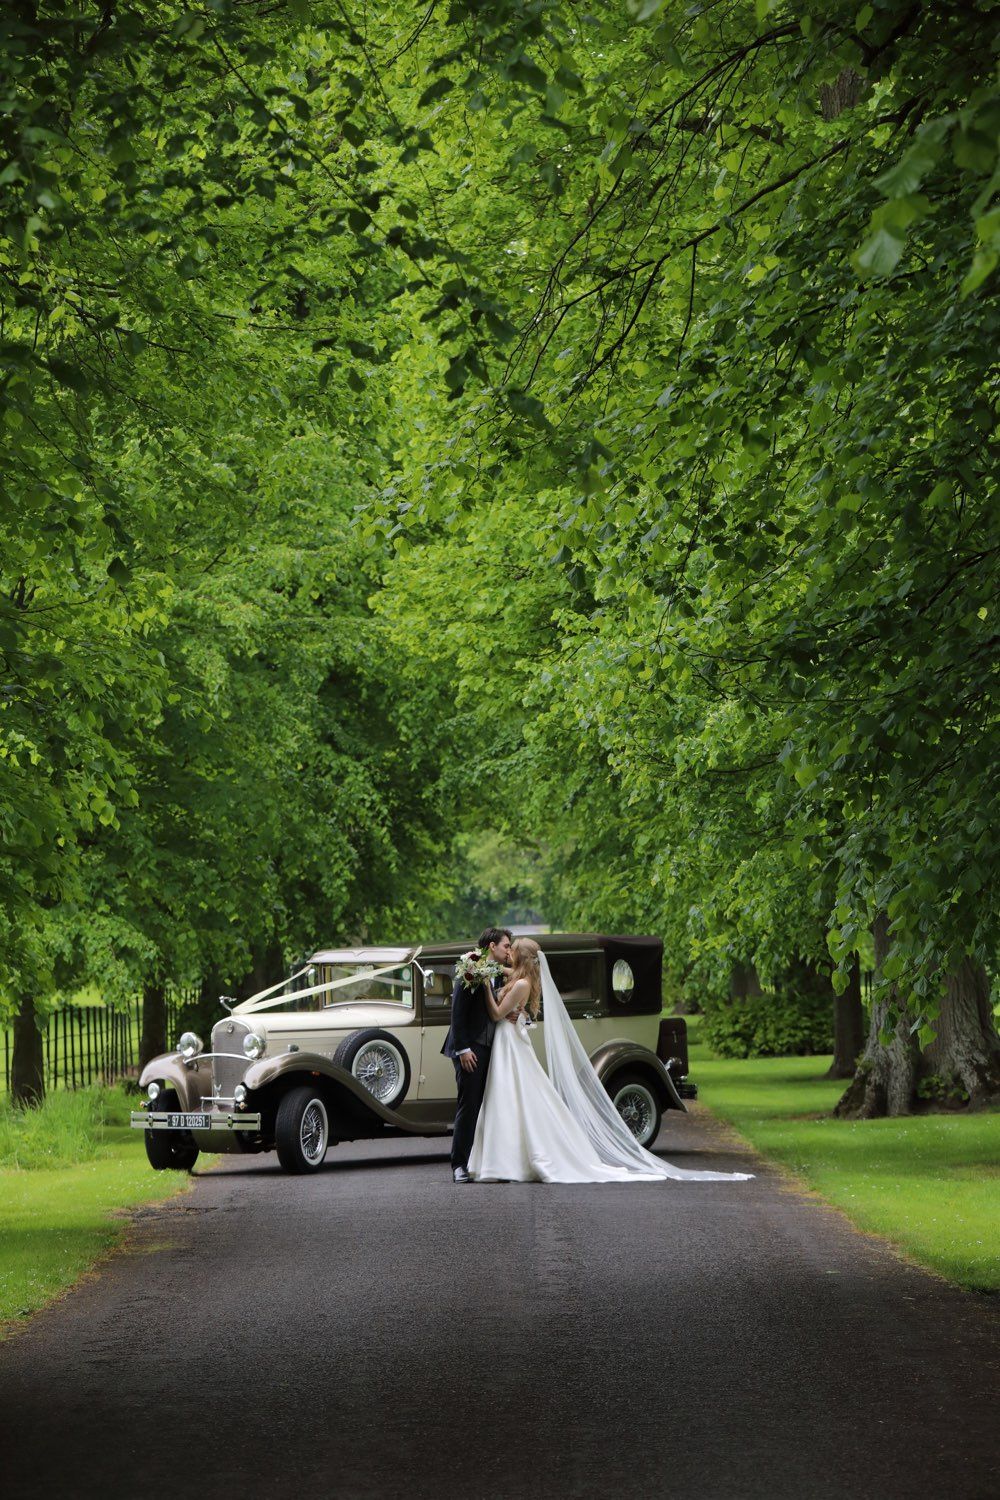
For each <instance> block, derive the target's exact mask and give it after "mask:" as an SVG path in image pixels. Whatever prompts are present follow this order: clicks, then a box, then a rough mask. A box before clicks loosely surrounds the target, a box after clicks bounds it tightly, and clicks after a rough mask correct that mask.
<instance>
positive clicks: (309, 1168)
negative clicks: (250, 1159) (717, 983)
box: [132, 933, 696, 1172]
mask: <svg viewBox="0 0 1000 1500" xmlns="http://www.w3.org/2000/svg"><path fill="white" fill-rule="evenodd" d="M537 941H538V942H539V943H540V944H541V946H542V948H543V950H544V951H545V953H546V955H547V957H548V960H549V964H550V966H551V969H552V976H553V978H554V979H555V982H556V984H557V985H558V986H559V990H560V993H561V994H562V996H563V998H564V1000H565V1002H566V1007H567V1009H568V1011H569V1013H570V1015H571V1016H572V1018H573V1022H574V1024H575V1026H576V1028H577V1031H578V1033H579V1035H580V1038H581V1040H582V1041H583V1043H584V1046H585V1047H586V1048H587V1052H588V1053H589V1055H590V1059H591V1062H592V1063H593V1065H594V1067H595V1069H596V1070H597V1073H598V1075H599V1077H600V1078H601V1080H602V1082H603V1083H604V1085H605V1087H606V1088H607V1091H608V1093H609V1094H610V1096H611V1098H612V1099H613V1100H614V1102H615V1104H616V1106H617V1108H618V1109H619V1111H620V1112H621V1115H622V1117H623V1118H624V1119H625V1120H626V1121H627V1123H628V1125H629V1127H630V1128H631V1130H632V1131H633V1133H634V1134H635V1136H636V1137H637V1139H638V1140H639V1141H640V1142H641V1143H642V1144H643V1145H646V1144H648V1143H649V1142H651V1141H653V1140H654V1139H655V1137H656V1135H657V1133H658V1132H659V1129H660V1121H661V1116H662V1112H663V1111H664V1110H665V1109H680V1110H683V1109H684V1108H685V1105H684V1102H683V1100H684V1097H688V1098H690V1097H693V1096H694V1094H695V1093H696V1090H695V1087H694V1085H692V1084H689V1083H686V1082H685V1079H686V1075H687V1041H686V1032H685V1023H684V1021H683V1020H682V1019H681V1018H678V1017H672V1018H670V1019H666V1020H661V1019H660V1012H661V1003H662V1002H661V972H662V964H663V944H662V942H660V940H659V939H658V938H649V937H610V936H606V935H604V934H599V933H558V934H548V933H547V934H539V935H538V937H537ZM467 947H468V944H462V943H442V944H436V945H434V946H431V947H423V948H403V947H398V948H391V947H385V948H377V947H371V948H337V949H330V950H324V951H321V952H317V953H314V954H313V955H312V957H311V958H310V959H309V960H308V963H307V964H306V965H305V966H304V967H303V968H302V969H301V970H299V972H298V973H297V974H295V975H293V976H292V977H291V979H289V980H287V981H283V982H282V983H281V984H278V985H275V986H273V988H272V989H270V990H264V991H262V992H261V993H260V994H258V995H255V996H253V997H252V998H251V999H249V1000H245V1001H243V1002H242V1003H241V1004H238V1005H233V1006H232V1007H231V1009H230V1011H229V1013H228V1014H227V1015H226V1016H224V1017H223V1019H222V1020H220V1021H219V1022H217V1024H216V1025H215V1026H214V1027H213V1028H212V1040H211V1049H210V1050H209V1051H205V1050H204V1049H203V1046H202V1043H201V1041H200V1039H199V1038H198V1037H197V1036H195V1035H194V1033H192V1032H186V1033H185V1034H184V1035H183V1036H182V1037H181V1039H180V1041H179V1042H178V1044H177V1049H176V1051H174V1052H169V1053H166V1054H164V1055H163V1056H161V1057H156V1058H154V1059H153V1060H152V1062H150V1063H148V1064H147V1065H146V1067H145V1068H144V1069H143V1072H142V1076H141V1078H140V1080H139V1081H140V1084H141V1086H142V1087H144V1088H145V1089H146V1091H147V1094H148V1102H147V1104H146V1106H145V1107H144V1108H143V1109H141V1110H136V1111H135V1112H134V1113H133V1114H132V1125H133V1126H134V1127H135V1128H136V1129H138V1130H143V1131H144V1132H145V1139H146V1152H147V1155H148V1157H149V1160H150V1163H151V1165H152V1166H154V1167H156V1168H157V1169H162V1168H165V1167H174V1168H185V1169H186V1168H190V1167H192V1166H193V1165H194V1162H195V1161H196V1159H197V1156H198V1153H199V1151H241V1152H258V1151H277V1153H278V1160H279V1161H280V1163H281V1165H282V1166H283V1167H284V1169H285V1170H286V1171H287V1172H314V1171H316V1170H317V1169H318V1168H319V1167H320V1165H321V1164H322V1162H323V1159H324V1157H325V1155H326V1152H327V1147H328V1146H329V1145H330V1144H331V1142H336V1141H350V1140H359V1139H365V1138H372V1137H378V1138H382V1137H388V1136H393V1135H395V1136H398V1135H404V1134H405V1135H422V1136H430V1135H447V1134H448V1133H449V1132H450V1130H451V1125H452V1119H453V1116H454V1111H455V1072H454V1067H453V1064H452V1062H451V1060H450V1059H449V1058H447V1057H445V1056H443V1055H442V1052H441V1044H442V1042H443V1041H444V1038H445V1034H446V1031H447V1027H448V1024H449V1021H450V1018H451V991H452V985H453V981H454V970H455V961H456V959H457V958H458V957H459V955H460V954H461V953H462V952H463V951H465V949H467ZM544 1023H545V1016H544V1013H543V1014H542V1016H541V1018H540V1024H539V1025H538V1026H536V1027H535V1029H534V1030H533V1031H532V1032H531V1039H532V1042H533V1044H534V1046H535V1048H536V1050H537V1051H538V1053H539V1056H540V1057H541V1059H542V1061H543V1062H544V1059H545V1042H544Z"/></svg>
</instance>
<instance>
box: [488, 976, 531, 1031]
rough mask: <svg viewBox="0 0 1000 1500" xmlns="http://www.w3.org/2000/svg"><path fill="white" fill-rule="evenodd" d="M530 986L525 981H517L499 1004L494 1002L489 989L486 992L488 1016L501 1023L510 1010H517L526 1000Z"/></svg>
mask: <svg viewBox="0 0 1000 1500" xmlns="http://www.w3.org/2000/svg"><path fill="white" fill-rule="evenodd" d="M530 988H531V986H530V985H529V984H528V981H527V980H526V979H518V980H516V981H515V983H514V984H512V985H511V987H510V989H509V990H508V991H507V993H506V994H505V995H504V997H503V999H502V1000H501V1002H500V1004H499V1005H498V1004H497V1002H496V1001H495V1000H494V998H493V996H492V995H491V994H490V992H489V989H487V991H486V1004H487V1005H488V1006H489V1011H490V1015H491V1016H492V1017H493V1019H494V1021H502V1020H503V1019H504V1017H505V1016H508V1015H510V1013H511V1011H512V1010H519V1009H520V1007H521V1005H522V1003H523V1002H524V1001H525V1000H526V999H527V998H528V991H529V989H530Z"/></svg>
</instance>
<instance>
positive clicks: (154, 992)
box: [139, 982, 167, 1073]
mask: <svg viewBox="0 0 1000 1500" xmlns="http://www.w3.org/2000/svg"><path fill="white" fill-rule="evenodd" d="M166 1050H167V992H166V988H165V986H164V985H162V984H159V983H152V982H151V983H148V984H144V985H143V987H142V1034H141V1036H140V1037H139V1071H140V1073H141V1072H142V1070H143V1068H144V1067H145V1066H146V1064H147V1063H148V1062H151V1061H152V1059H153V1058H154V1057H159V1055H160V1053H161V1052H166Z"/></svg>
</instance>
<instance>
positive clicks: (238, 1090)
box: [233, 1083, 247, 1104]
mask: <svg viewBox="0 0 1000 1500" xmlns="http://www.w3.org/2000/svg"><path fill="white" fill-rule="evenodd" d="M246 1102H247V1086H246V1084H245V1083H238V1084H237V1085H236V1087H235V1088H234V1089H233V1103H234V1104H245V1103H246Z"/></svg>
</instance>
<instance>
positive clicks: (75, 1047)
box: [0, 987, 198, 1093]
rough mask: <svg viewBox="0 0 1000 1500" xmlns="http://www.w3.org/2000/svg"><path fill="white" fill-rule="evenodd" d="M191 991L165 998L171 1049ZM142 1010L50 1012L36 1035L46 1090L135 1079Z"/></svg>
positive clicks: (9, 1035) (5, 1042) (6, 1069)
mask: <svg viewBox="0 0 1000 1500" xmlns="http://www.w3.org/2000/svg"><path fill="white" fill-rule="evenodd" d="M197 998H198V991H197V990H196V989H181V988H174V987H170V988H168V989H167V993H166V1005H165V1010H166V1044H167V1050H168V1051H169V1050H170V1049H171V1048H172V1047H174V1046H175V1045H176V1042H177V1038H178V1036H179V1035H180V1032H181V1030H182V1029H183V1025H184V1013H185V1011H187V1010H188V1009H189V1008H190V1007H191V1006H192V1005H194V1004H195V1003H196V1002H197ZM141 1035H142V1005H141V1002H140V1001H138V1000H136V1001H135V1002H134V1003H133V1004H132V1005H131V1006H129V1008H128V1009H127V1010H111V1009H109V1008H108V1007H107V1006H105V1005H62V1006H60V1007H59V1009H58V1010H55V1011H53V1012H52V1014H51V1015H50V1016H49V1018H48V1022H47V1024H46V1026H45V1030H44V1031H43V1033H42V1050H43V1056H44V1062H45V1087H46V1089H56V1088H69V1089H78V1088H86V1087H87V1085H88V1084H91V1083H114V1082H116V1081H117V1080H118V1079H122V1078H137V1077H138V1074H139V1042H140V1038H141ZM13 1056H14V1029H13V1027H12V1026H10V1025H8V1026H6V1027H5V1028H4V1029H3V1030H2V1031H0V1063H2V1073H0V1078H2V1088H3V1091H4V1092H5V1093H9V1092H10V1071H11V1064H12V1061H13Z"/></svg>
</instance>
